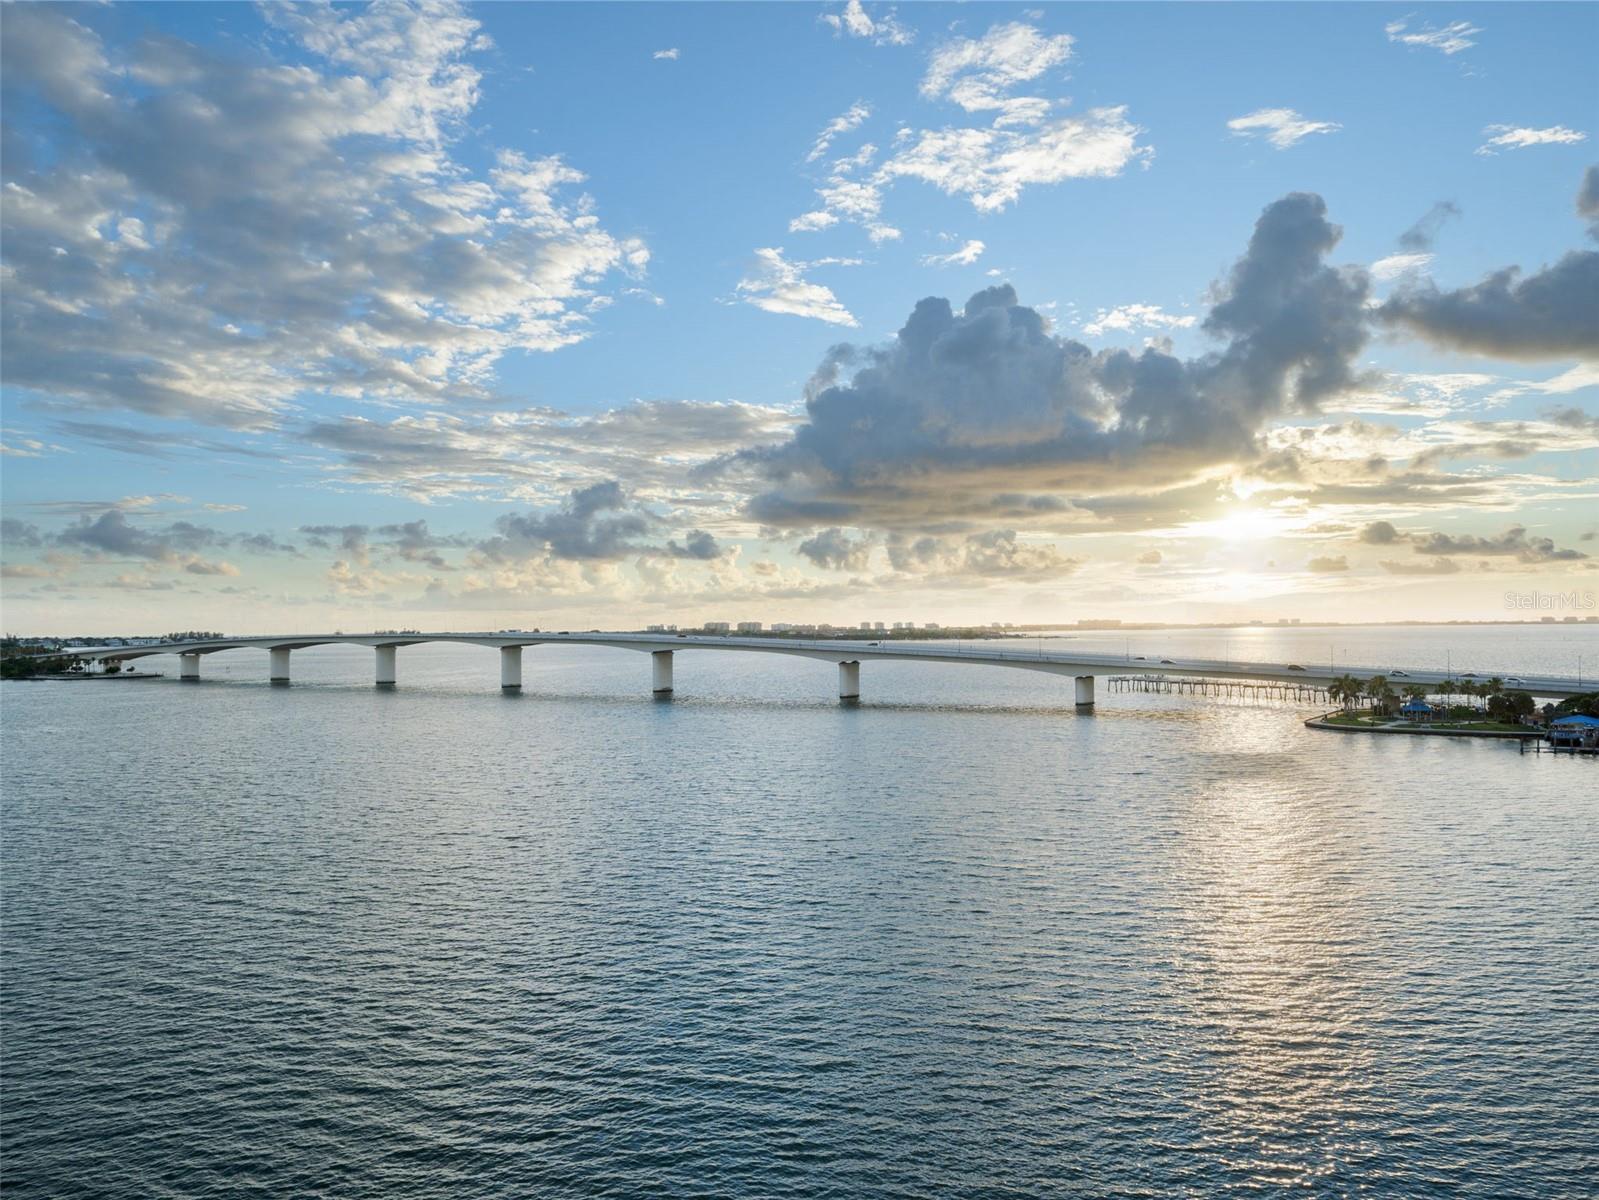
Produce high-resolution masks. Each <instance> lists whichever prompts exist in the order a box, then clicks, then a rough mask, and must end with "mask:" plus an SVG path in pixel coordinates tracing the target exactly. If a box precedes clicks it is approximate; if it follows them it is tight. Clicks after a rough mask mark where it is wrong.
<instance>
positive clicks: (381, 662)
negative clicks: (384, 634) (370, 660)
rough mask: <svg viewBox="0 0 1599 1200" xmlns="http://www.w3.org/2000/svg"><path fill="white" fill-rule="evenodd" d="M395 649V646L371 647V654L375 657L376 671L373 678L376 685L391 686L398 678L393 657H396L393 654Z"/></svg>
mask: <svg viewBox="0 0 1599 1200" xmlns="http://www.w3.org/2000/svg"><path fill="white" fill-rule="evenodd" d="M397 649H399V647H397V646H373V647H372V651H373V654H374V655H375V656H376V658H377V671H376V673H375V675H374V676H373V679H374V681H375V683H376V685H377V686H378V687H393V686H394V683H395V680H396V679H398V678H399V676H398V674H397V671H398V667H397V664H396V663H395V659H396V658H397V657H398V656H397V655H396V654H395V651H396V650H397Z"/></svg>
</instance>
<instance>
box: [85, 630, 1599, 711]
mask: <svg viewBox="0 0 1599 1200" xmlns="http://www.w3.org/2000/svg"><path fill="white" fill-rule="evenodd" d="M1019 641H1020V639H1014V638H995V639H992V640H983V641H979V642H977V643H975V644H973V643H961V644H958V645H954V646H951V645H948V644H943V645H939V644H934V643H925V642H916V643H904V642H902V643H895V642H890V641H834V640H803V639H791V638H775V637H728V636H722V635H715V634H685V633H598V632H590V633H538V632H535V633H526V632H520V631H502V632H499V633H349V634H347V633H330V634H295V635H282V636H262V637H238V638H218V639H214V640H209V641H193V642H155V643H150V644H147V645H138V646H84V647H74V648H71V649H68V650H64V651H61V652H60V653H61V654H62V655H64V656H67V657H72V658H78V659H82V660H85V661H89V662H103V663H107V664H120V663H122V662H125V661H129V660H131V659H136V658H146V657H149V656H150V655H154V654H176V655H177V656H178V663H179V668H178V677H179V678H180V679H185V680H198V679H199V678H200V662H201V660H202V659H203V658H204V657H205V656H206V655H208V654H216V653H219V652H220V651H223V650H237V649H243V648H246V647H251V646H254V647H257V648H259V649H262V650H265V651H266V652H267V663H268V678H269V679H270V680H271V681H272V682H273V683H282V684H286V683H288V682H289V678H290V676H289V661H290V656H291V655H292V654H293V652H294V651H296V650H305V649H308V648H310V647H312V646H326V645H346V646H370V647H371V648H372V650H373V657H374V672H373V677H374V682H375V683H376V684H377V685H378V686H379V687H393V686H394V685H395V684H396V683H397V682H398V679H399V675H398V657H399V656H398V651H399V650H400V649H401V648H402V647H405V646H414V645H417V644H419V643H422V642H456V643H460V644H463V645H469V646H485V647H488V648H491V649H497V650H498V651H499V652H500V687H501V688H503V689H504V690H506V691H508V692H515V691H520V690H521V688H522V651H523V650H524V649H527V648H529V647H533V646H559V645H576V646H613V647H616V648H617V649H621V650H633V651H637V652H640V653H644V654H648V655H649V656H650V660H651V675H650V680H651V687H652V689H653V691H654V693H655V695H657V696H669V695H671V693H672V667H673V663H674V661H675V659H674V656H675V655H676V654H677V653H678V652H679V651H683V650H723V651H735V652H739V651H741V652H745V653H755V654H789V655H796V656H799V657H802V658H812V659H820V660H821V661H823V662H831V663H836V664H838V695H839V699H841V700H857V699H859V698H860V694H861V664H862V663H864V662H928V663H961V664H965V665H970V666H990V667H1013V668H1017V669H1020V670H1024V671H1043V672H1046V673H1048V674H1051V675H1069V676H1071V677H1072V680H1073V684H1074V689H1073V699H1074V700H1075V702H1076V704H1077V707H1078V708H1080V709H1091V708H1093V706H1094V679H1095V677H1096V676H1099V675H1117V674H1124V673H1127V672H1128V671H1129V668H1133V669H1136V671H1137V672H1138V673H1139V674H1140V675H1148V676H1166V675H1171V676H1186V677H1190V678H1191V677H1193V676H1204V677H1206V678H1208V679H1222V680H1226V679H1236V680H1253V681H1257V682H1259V681H1269V682H1276V683H1289V684H1303V685H1307V686H1309V687H1326V686H1327V685H1328V684H1329V683H1331V682H1332V681H1333V680H1334V679H1336V678H1339V677H1341V676H1343V675H1353V676H1355V677H1356V678H1359V679H1369V678H1371V677H1372V676H1374V675H1385V676H1387V678H1388V680H1389V682H1390V683H1391V684H1393V685H1394V687H1395V688H1396V689H1397V688H1399V687H1401V686H1403V685H1406V684H1420V685H1423V686H1425V687H1428V688H1431V689H1434V690H1435V691H1440V692H1441V691H1445V690H1447V688H1446V686H1445V685H1448V684H1451V683H1454V684H1456V685H1458V684H1459V683H1460V682H1461V681H1462V680H1470V681H1473V682H1477V683H1481V682H1484V681H1486V680H1487V679H1488V678H1489V677H1490V675H1491V674H1492V673H1491V672H1488V671H1475V672H1470V671H1468V672H1464V673H1462V672H1458V671H1457V672H1454V673H1453V674H1451V673H1448V672H1444V671H1429V670H1421V669H1415V670H1411V669H1408V668H1404V667H1401V666H1397V665H1395V664H1389V665H1387V666H1372V667H1356V666H1351V665H1349V664H1339V665H1337V666H1336V667H1334V666H1332V665H1330V664H1328V665H1322V666H1317V665H1316V664H1314V663H1289V662H1278V663H1273V662H1242V661H1238V660H1236V659H1220V660H1218V659H1196V658H1180V659H1172V658H1164V657H1148V656H1140V657H1134V656H1131V655H1125V654H1087V653H1083V652H1081V651H1078V650H1073V649H1066V650H1058V649H1049V650H1045V649H1044V648H1043V645H1042V643H1041V642H1040V643H1039V645H1038V646H1037V647H1036V648H1033V649H1029V648H1028V647H1027V646H1026V645H1025V644H1020V645H1019V644H1018V642H1019ZM1500 678H1501V679H1502V681H1503V682H1504V684H1505V686H1506V687H1507V688H1514V689H1516V690H1518V691H1525V692H1529V693H1531V694H1532V695H1534V696H1537V697H1540V698H1544V699H1564V698H1565V697H1568V696H1576V695H1580V694H1582V693H1583V692H1585V691H1593V690H1595V685H1594V684H1593V683H1592V682H1591V681H1590V682H1589V683H1588V684H1586V685H1584V683H1583V682H1582V680H1580V679H1574V678H1570V677H1562V676H1542V677H1536V678H1535V677H1532V676H1528V677H1525V678H1523V677H1519V676H1515V675H1509V674H1505V675H1501V676H1500Z"/></svg>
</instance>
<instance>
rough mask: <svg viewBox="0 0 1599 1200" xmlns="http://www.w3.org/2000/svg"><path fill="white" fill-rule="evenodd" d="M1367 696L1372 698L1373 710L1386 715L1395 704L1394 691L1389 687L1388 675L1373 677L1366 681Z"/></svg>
mask: <svg viewBox="0 0 1599 1200" xmlns="http://www.w3.org/2000/svg"><path fill="white" fill-rule="evenodd" d="M1366 695H1367V696H1369V697H1371V706H1372V708H1374V709H1376V710H1377V711H1378V712H1380V713H1384V714H1386V713H1387V712H1388V711H1389V709H1390V707H1391V706H1392V703H1393V699H1394V689H1393V688H1391V687H1389V686H1388V677H1387V676H1386V675H1373V676H1372V677H1371V678H1370V679H1368V680H1366Z"/></svg>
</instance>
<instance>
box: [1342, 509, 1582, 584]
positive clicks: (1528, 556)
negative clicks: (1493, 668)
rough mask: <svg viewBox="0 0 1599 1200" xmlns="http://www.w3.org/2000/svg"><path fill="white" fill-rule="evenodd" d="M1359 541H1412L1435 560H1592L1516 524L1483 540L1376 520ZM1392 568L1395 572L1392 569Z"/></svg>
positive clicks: (1372, 543)
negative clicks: (1407, 527) (1465, 556)
mask: <svg viewBox="0 0 1599 1200" xmlns="http://www.w3.org/2000/svg"><path fill="white" fill-rule="evenodd" d="M1358 540H1359V541H1361V542H1364V543H1366V544H1367V545H1369V546H1393V545H1398V544H1400V543H1402V542H1408V543H1409V544H1410V547H1411V549H1412V550H1414V551H1415V552H1416V553H1417V554H1424V555H1429V556H1431V557H1433V558H1451V557H1455V556H1459V555H1470V556H1473V557H1477V558H1507V557H1513V558H1515V559H1517V560H1519V561H1520V562H1524V563H1542V562H1575V561H1578V560H1581V559H1585V558H1587V557H1588V556H1587V555H1586V554H1584V553H1583V552H1582V551H1580V550H1570V549H1561V548H1559V547H1557V546H1556V545H1555V543H1554V540H1553V539H1552V538H1546V537H1531V536H1528V534H1527V530H1526V528H1525V527H1524V526H1521V525H1512V526H1511V527H1510V528H1509V529H1507V530H1505V531H1504V532H1503V533H1501V534H1497V535H1495V536H1492V537H1479V536H1477V535H1475V534H1451V533H1439V532H1433V533H1425V532H1422V531H1419V530H1415V531H1407V530H1400V529H1396V528H1394V526H1393V525H1392V524H1391V523H1390V522H1388V521H1373V522H1371V524H1369V525H1367V526H1366V527H1365V528H1364V529H1362V530H1361V531H1360V533H1359V535H1358ZM1383 566H1384V567H1388V564H1387V563H1384V564H1383ZM1389 569H1390V570H1392V568H1391V567H1390V568H1389ZM1412 573H1415V572H1412Z"/></svg>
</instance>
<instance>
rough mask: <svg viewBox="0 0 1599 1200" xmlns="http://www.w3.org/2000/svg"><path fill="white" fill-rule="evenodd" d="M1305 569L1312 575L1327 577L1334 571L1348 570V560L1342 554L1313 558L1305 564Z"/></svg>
mask: <svg viewBox="0 0 1599 1200" xmlns="http://www.w3.org/2000/svg"><path fill="white" fill-rule="evenodd" d="M1305 569H1306V570H1307V571H1309V572H1311V573H1312V574H1314V575H1327V574H1331V573H1333V572H1335V571H1347V570H1349V560H1348V559H1346V558H1345V557H1344V556H1343V555H1342V554H1338V555H1334V556H1332V557H1328V558H1313V559H1311V560H1310V561H1309V562H1307V563H1306V564H1305Z"/></svg>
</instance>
